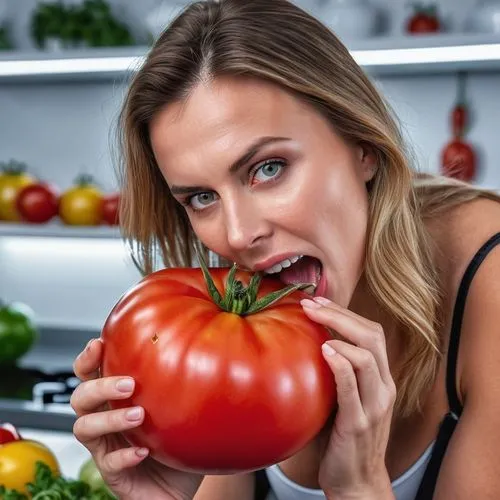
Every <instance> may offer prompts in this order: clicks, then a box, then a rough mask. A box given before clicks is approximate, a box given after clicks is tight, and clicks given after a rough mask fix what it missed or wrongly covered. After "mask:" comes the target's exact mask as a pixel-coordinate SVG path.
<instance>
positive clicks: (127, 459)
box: [97, 446, 149, 482]
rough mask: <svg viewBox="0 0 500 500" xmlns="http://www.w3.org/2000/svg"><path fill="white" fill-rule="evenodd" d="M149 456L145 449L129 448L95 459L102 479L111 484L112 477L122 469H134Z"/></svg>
mask: <svg viewBox="0 0 500 500" xmlns="http://www.w3.org/2000/svg"><path fill="white" fill-rule="evenodd" d="M148 455H149V450H148V449H147V448H138V447H134V446H132V447H129V448H122V449H121V450H115V451H112V452H110V453H107V454H106V455H104V456H102V457H101V458H99V459H97V462H98V464H99V469H100V471H101V473H102V475H103V477H104V478H106V479H107V480H108V481H109V482H113V476H116V475H118V474H120V473H121V472H122V471H123V469H128V468H130V467H135V466H136V465H138V464H139V463H141V462H142V461H143V460H144V459H145V458H146V457H147V456H148Z"/></svg>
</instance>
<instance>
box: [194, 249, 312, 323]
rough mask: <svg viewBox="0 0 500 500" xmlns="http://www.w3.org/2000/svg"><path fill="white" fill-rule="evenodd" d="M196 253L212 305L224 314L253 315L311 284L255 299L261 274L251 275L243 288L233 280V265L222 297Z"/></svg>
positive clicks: (300, 285)
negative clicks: (224, 312) (216, 306)
mask: <svg viewBox="0 0 500 500" xmlns="http://www.w3.org/2000/svg"><path fill="white" fill-rule="evenodd" d="M197 253H198V260H199V262H200V267H201V270H202V272H203V277H204V278H205V282H206V285H207V290H208V293H209V295H210V297H211V298H212V300H213V301H214V303H215V304H217V305H218V306H219V307H220V308H221V309H222V310H223V311H226V312H230V313H234V314H238V315H240V316H247V315H249V314H255V313H258V312H260V311H263V310H264V309H266V308H268V307H270V306H271V305H273V304H275V303H276V302H278V301H280V300H281V299H283V298H285V297H286V296H287V295H290V294H291V293H293V292H295V291H296V290H303V289H305V288H308V287H310V286H311V283H298V284H294V285H288V286H286V287H285V288H283V289H281V290H276V291H275V292H271V293H269V294H267V295H265V296H264V297H261V298H260V299H257V294H258V291H259V286H260V283H261V281H262V274H261V273H255V274H253V275H252V277H251V279H250V283H249V284H248V286H247V287H245V285H243V283H242V282H241V281H239V280H237V279H236V278H235V276H236V271H237V269H238V267H237V265H236V264H234V265H233V266H232V267H231V269H230V271H229V274H228V276H227V281H226V290H225V292H224V297H223V296H222V294H221V293H220V292H219V290H218V289H217V286H216V285H215V283H214V280H213V278H212V276H211V274H210V272H209V270H208V266H207V263H206V262H205V259H204V258H203V256H202V255H201V253H200V252H198V251H197Z"/></svg>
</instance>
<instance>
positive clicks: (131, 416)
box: [125, 406, 142, 420]
mask: <svg viewBox="0 0 500 500" xmlns="http://www.w3.org/2000/svg"><path fill="white" fill-rule="evenodd" d="M125 415H126V417H127V420H140V419H141V418H142V408H141V407H140V406H136V407H135V408H130V410H127V413H126V414H125Z"/></svg>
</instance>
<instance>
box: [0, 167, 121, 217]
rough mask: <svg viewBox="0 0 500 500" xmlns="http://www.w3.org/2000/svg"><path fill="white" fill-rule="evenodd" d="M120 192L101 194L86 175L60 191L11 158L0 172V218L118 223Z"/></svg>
mask: <svg viewBox="0 0 500 500" xmlns="http://www.w3.org/2000/svg"><path fill="white" fill-rule="evenodd" d="M119 201H120V195H119V193H111V194H107V193H104V192H103V191H102V190H101V189H100V188H99V187H98V186H97V185H96V183H95V182H94V180H93V178H92V177H91V176H89V175H81V176H79V177H78V178H77V179H76V180H75V182H74V185H73V186H71V187H70V188H69V189H67V190H65V191H63V192H60V190H59V189H58V187H57V186H55V185H54V184H52V183H49V182H44V181H41V180H39V179H37V178H36V177H34V176H33V175H31V174H30V173H28V172H27V169H26V166H25V165H24V164H23V163H20V162H15V161H10V162H9V163H7V164H6V165H4V166H3V168H2V171H1V172H0V221H10V222H27V223H31V224H43V223H46V222H49V221H50V220H52V219H53V218H55V217H59V218H60V219H61V221H62V222H63V223H64V224H68V225H74V226H97V225H99V224H108V225H118V223H119V220H118V207H119Z"/></svg>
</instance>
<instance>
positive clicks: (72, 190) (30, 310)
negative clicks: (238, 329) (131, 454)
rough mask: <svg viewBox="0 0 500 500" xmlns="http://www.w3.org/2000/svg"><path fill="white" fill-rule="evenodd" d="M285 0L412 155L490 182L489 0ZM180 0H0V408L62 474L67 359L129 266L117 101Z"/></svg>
mask: <svg viewBox="0 0 500 500" xmlns="http://www.w3.org/2000/svg"><path fill="white" fill-rule="evenodd" d="M248 1H251V0H248ZM269 1H272V0H269ZM296 2H297V3H298V4H300V5H301V6H302V7H303V8H305V9H307V10H309V11H311V12H312V13H313V14H314V15H316V16H317V17H319V18H321V19H322V20H324V21H325V22H326V23H327V24H328V25H329V26H330V27H331V28H332V29H334V30H335V31H336V33H337V34H338V35H339V36H340V37H341V38H342V39H343V40H344V42H345V43H346V44H347V46H348V47H349V49H351V50H352V53H353V56H354V57H355V58H356V59H357V60H358V61H359V63H360V64H361V65H362V66H363V67H364V68H365V69H366V71H367V72H368V73H369V74H370V76H371V77H372V78H373V79H374V81H376V83H377V85H378V86H379V88H380V89H381V90H382V92H383V93H384V95H385V96H386V97H387V98H388V100H389V102H390V103H391V105H392V106H393V107H394V109H395V111H396V113H397V114H398V115H399V117H400V119H401V123H402V126H403V128H404V131H405V134H406V135H407V136H408V137H409V138H410V140H411V144H412V146H413V149H414V152H415V156H416V158H417V160H418V168H420V169H421V170H424V171H430V172H445V173H446V174H447V175H456V176H458V177H461V178H465V179H466V180H468V181H469V182H472V183H475V184H478V185H481V186H487V187H489V188H493V189H496V190H500V153H499V142H500V135H499V123H500V0H437V1H436V2H432V3H431V2H423V3H422V5H421V6H420V7H419V8H418V9H417V8H416V7H415V6H414V5H413V2H406V1H405V0H296ZM186 3H187V2H182V1H174V0H171V1H167V0H162V1H159V0H142V1H141V2H137V1H132V0H106V1H103V0H64V1H61V2H57V3H56V2H49V1H37V0H0V163H1V164H2V165H3V167H4V170H3V173H2V174H0V299H1V300H2V301H3V303H4V305H3V309H1V310H0V423H1V422H2V421H3V422H11V423H12V424H14V425H15V426H17V427H18V428H19V429H20V432H21V435H22V436H23V437H25V438H30V437H32V438H35V439H38V440H40V441H41V442H43V443H45V444H46V445H47V446H48V447H49V448H50V449H51V450H52V451H53V453H54V454H55V455H56V457H57V458H58V460H59V462H60V465H61V468H62V471H63V473H64V474H66V475H67V476H68V477H76V476H77V475H78V473H79V470H80V467H81V465H82V463H83V462H84V461H86V460H87V458H88V453H87V452H86V450H85V449H84V448H83V447H82V446H80V445H79V444H78V443H77V442H76V441H75V440H74V439H73V437H72V434H71V429H72V425H73V422H74V415H73V412H72V410H71V408H70V407H69V404H68V402H69V397H70V395H71V391H72V390H73V389H74V387H75V386H76V385H77V384H78V380H76V379H75V377H74V376H73V374H72V371H71V366H72V362H73V359H74V357H75V355H76V354H77V353H78V352H79V351H80V350H81V349H82V348H83V346H84V345H85V343H86V342H87V341H88V339H90V338H91V337H96V336H98V335H99V332H100V328H101V326H102V324H103V322H104V320H105V318H106V315H107V314H108V312H109V311H110V309H111V307H112V306H113V304H114V303H115V302H116V301H117V299H118V298H119V297H120V296H121V294H122V293H123V292H124V291H125V290H126V289H127V288H128V287H129V286H131V285H132V284H134V283H136V282H137V281H138V280H139V279H140V275H139V273H138V272H137V270H136V268H135V267H134V265H133V263H132V261H131V259H130V258H129V255H128V251H127V249H126V247H125V246H124V244H123V242H122V240H121V239H120V234H119V229H118V226H117V225H116V224H115V218H114V217H115V216H114V214H113V210H114V206H115V204H114V203H115V201H116V195H117V194H118V191H119V186H118V184H117V181H116V176H115V165H114V154H115V153H116V151H114V148H115V147H116V143H115V142H114V130H115V127H116V120H117V116H118V112H119V108H120V103H121V102H122V99H123V96H124V92H125V90H126V87H127V79H128V77H129V76H130V74H131V73H132V72H133V71H134V68H137V66H138V65H140V62H141V57H142V56H143V55H144V54H145V53H146V52H147V50H148V48H149V46H150V44H151V42H152V40H154V39H155V37H157V36H158V34H159V33H160V32H161V30H162V29H163V28H164V27H165V26H166V25H167V24H168V22H169V20H170V19H171V18H172V16H174V15H175V14H176V13H177V12H178V11H179V10H180V9H181V8H182V7H183V6H184V5H185V4H186ZM459 95H460V96H463V95H465V97H466V102H467V109H466V113H465V115H464V113H463V110H455V111H454V109H455V106H456V105H457V99H458V96H459ZM464 117H465V120H464ZM464 121H465V122H467V123H463V122H464ZM450 143H453V144H450ZM445 150H446V152H445ZM82 176H83V178H82ZM36 182H44V183H50V184H51V185H52V187H51V188H47V187H43V186H42V187H40V186H37V187H33V186H31V190H30V188H29V187H27V186H30V185H32V184H33V183H36ZM54 189H56V191H54ZM13 192H15V197H13V194H12V193H13ZM57 192H58V193H59V195H61V196H62V199H64V202H62V201H61V205H60V206H59V210H63V213H57V211H54V210H55V209H54V204H53V201H54V195H55V193H57ZM18 198H19V199H18ZM103 199H105V200H106V202H105V203H106V207H107V212H106V213H105V214H103V213H102V200H103ZM37 200H38V201H37ZM37 203H38V205H37ZM61 206H64V208H63V209H62V208H61ZM82 207H83V208H82ZM20 211H22V212H23V214H22V217H23V219H22V220H20ZM1 219H3V220H1ZM30 221H31V222H30ZM13 302H14V304H13V305H9V304H11V303H13ZM26 318H28V319H26ZM30 321H31V323H30ZM16 322H17V323H16ZM30 324H33V325H34V327H35V328H36V332H37V333H36V335H35V336H34V337H31V336H30V335H31V333H32V332H30V328H31V326H30ZM13 325H16V326H13ZM15 328H16V329H17V328H18V329H20V330H22V331H23V332H24V334H25V340H24V341H23V339H19V338H16V336H15V335H14V334H12V332H13V331H14V329H15ZM32 338H34V339H35V340H33V341H31V340H30V339H32ZM23 342H24V344H23ZM13 346H14V347H13ZM23 346H24V347H23ZM16 348H17V349H20V350H23V349H24V350H26V351H27V352H26V353H25V354H24V355H23V356H21V357H20V358H18V359H15V358H16V354H15V349H16ZM0 459H1V454H0ZM0 484H1V481H0Z"/></svg>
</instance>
